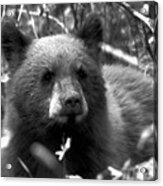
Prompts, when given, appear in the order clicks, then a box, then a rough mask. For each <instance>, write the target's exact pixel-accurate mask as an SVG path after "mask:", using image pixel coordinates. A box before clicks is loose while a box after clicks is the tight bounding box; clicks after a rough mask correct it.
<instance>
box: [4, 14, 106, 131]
mask: <svg viewBox="0 0 163 186" xmlns="http://www.w3.org/2000/svg"><path fill="white" fill-rule="evenodd" d="M101 41H102V26H101V22H100V20H99V18H98V16H96V15H93V16H92V15H91V16H89V17H88V19H87V20H86V21H85V23H84V25H83V27H82V28H81V30H80V32H78V33H77V34H76V35H75V36H74V35H70V34H61V35H56V36H48V37H44V38H40V39H35V40H30V39H29V38H27V36H25V35H23V34H22V33H21V32H20V31H19V30H18V29H17V28H16V27H15V25H14V24H13V23H11V21H6V22H4V23H3V24H2V49H3V54H4V56H5V58H6V59H7V61H8V64H9V69H10V72H11V78H10V81H9V86H8V97H9V102H10V103H12V104H13V106H14V108H15V109H16V111H17V113H18V115H19V118H20V120H22V121H23V123H25V124H26V125H31V124H32V127H33V126H36V127H39V128H40V127H43V128H47V127H50V126H55V125H58V126H69V125H73V127H74V125H78V124H81V123H85V121H86V119H87V120H88V118H89V120H91V118H92V117H94V116H95V115H96V114H97V115H98V114H99V112H101V111H100V110H103V109H102V108H103V107H104V105H105V96H104V94H105V88H104V81H103V78H102V75H101V70H100V67H99V65H98V59H97V55H95V53H97V52H98V51H99V49H98V45H99V43H100V42H101Z"/></svg>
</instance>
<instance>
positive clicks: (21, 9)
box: [17, 4, 24, 22]
mask: <svg viewBox="0 0 163 186" xmlns="http://www.w3.org/2000/svg"><path fill="white" fill-rule="evenodd" d="M23 9H24V4H21V5H20V10H19V15H18V18H17V21H18V22H19V21H20V19H21V16H22V13H23Z"/></svg>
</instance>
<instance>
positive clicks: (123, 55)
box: [100, 43, 138, 66]
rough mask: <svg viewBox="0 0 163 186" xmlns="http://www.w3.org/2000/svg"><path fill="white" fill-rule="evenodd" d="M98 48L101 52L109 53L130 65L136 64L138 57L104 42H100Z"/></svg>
mask: <svg viewBox="0 0 163 186" xmlns="http://www.w3.org/2000/svg"><path fill="white" fill-rule="evenodd" d="M100 48H101V50H102V51H103V52H106V53H110V54H112V55H113V56H115V57H117V58H120V59H122V60H123V61H125V62H127V63H128V64H130V65H134V66H138V59H137V57H135V56H130V55H128V54H126V53H124V52H123V51H122V50H120V49H117V48H114V47H112V46H111V45H109V44H106V43H100Z"/></svg>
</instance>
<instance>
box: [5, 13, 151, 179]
mask: <svg viewBox="0 0 163 186" xmlns="http://www.w3.org/2000/svg"><path fill="white" fill-rule="evenodd" d="M101 41H102V26H101V22H100V19H99V18H98V17H97V16H94V17H91V19H90V17H88V20H86V22H85V24H84V25H83V27H82V28H81V30H80V32H79V33H77V34H76V35H75V36H73V35H69V34H62V35H56V36H49V37H44V38H40V39H35V40H30V39H29V38H28V37H27V36H25V35H23V34H22V33H21V32H20V31H19V30H18V29H17V28H16V27H15V25H14V24H13V23H12V22H11V21H6V22H4V23H3V24H2V52H3V55H4V56H5V58H6V59H7V61H8V65H9V69H10V72H11V75H10V76H11V78H10V80H9V82H8V84H7V100H6V109H5V119H4V127H3V130H4V133H5V132H6V135H7V137H8V138H7V139H8V144H6V146H4V147H3V148H2V176H18V177H21V176H28V174H27V172H28V171H27V170H30V174H31V175H32V177H39V176H41V177H51V176H53V175H50V174H49V175H47V174H46V171H42V173H41V175H40V172H41V171H39V168H40V167H41V165H40V163H39V162H38V161H37V160H36V159H35V157H34V156H33V155H32V153H31V145H32V144H33V143H35V142H38V143H39V144H42V145H43V146H44V147H46V148H47V149H49V151H51V152H52V153H53V154H54V155H55V154H56V152H57V151H58V150H60V147H61V145H63V144H64V143H65V141H66V139H70V140H71V144H70V147H69V149H68V150H67V152H66V153H65V155H64V156H63V158H62V161H61V163H63V166H64V168H65V169H66V174H69V175H80V176H81V177H82V178H96V176H97V174H98V173H100V172H102V171H103V170H105V169H106V168H107V167H108V166H112V167H114V168H117V169H121V168H122V166H123V164H124V162H125V161H126V160H128V159H129V158H131V159H132V161H133V162H135V163H137V162H141V161H143V160H144V159H146V158H149V157H150V156H152V154H153V148H151V152H149V151H148V153H145V152H144V153H142V154H141V153H140V152H139V151H138V150H137V143H138V141H139V138H140V134H141V132H142V130H143V129H145V128H146V127H147V126H148V125H150V124H151V123H152V122H153V89H152V80H151V79H150V78H147V77H145V76H144V75H143V74H142V73H141V72H139V71H137V70H135V69H132V68H130V67H122V66H118V65H117V66H107V65H105V66H103V67H101V66H100V65H99V62H98V52H99V49H98V46H99V43H100V42H101ZM63 140H64V142H63ZM38 153H39V152H38ZM18 160H19V161H18ZM9 165H10V166H9ZM7 166H8V167H7ZM27 167H28V169H26V168H27ZM40 169H41V168H40ZM25 170H26V171H25ZM56 171H57V170H56ZM54 177H55V176H54Z"/></svg>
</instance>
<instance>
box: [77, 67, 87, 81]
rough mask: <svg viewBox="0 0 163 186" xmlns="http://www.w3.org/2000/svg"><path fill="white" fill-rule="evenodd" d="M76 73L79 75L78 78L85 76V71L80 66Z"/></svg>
mask: <svg viewBox="0 0 163 186" xmlns="http://www.w3.org/2000/svg"><path fill="white" fill-rule="evenodd" d="M77 74H78V76H79V78H80V79H85V78H87V72H86V71H85V70H84V69H83V68H82V67H80V68H79V69H78V71H77Z"/></svg>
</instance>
